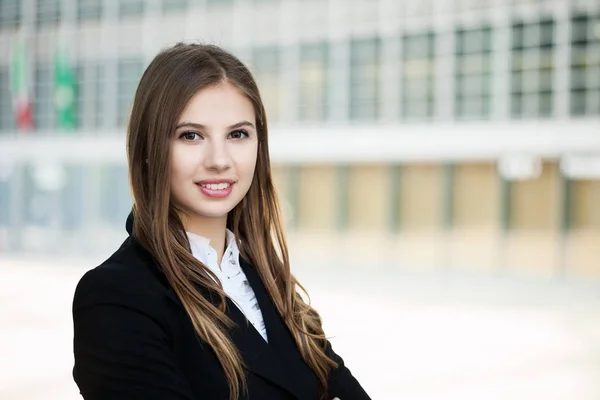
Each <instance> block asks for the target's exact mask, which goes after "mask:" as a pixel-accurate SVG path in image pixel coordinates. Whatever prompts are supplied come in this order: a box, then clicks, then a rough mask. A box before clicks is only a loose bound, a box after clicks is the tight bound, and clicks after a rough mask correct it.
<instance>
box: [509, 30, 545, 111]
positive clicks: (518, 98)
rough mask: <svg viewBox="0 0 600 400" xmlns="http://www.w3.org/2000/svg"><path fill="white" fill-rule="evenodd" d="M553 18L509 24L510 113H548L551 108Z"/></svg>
mask: <svg viewBox="0 0 600 400" xmlns="http://www.w3.org/2000/svg"><path fill="white" fill-rule="evenodd" d="M554 32H555V29H554V20H551V19H545V20H540V21H536V22H528V23H523V22H515V23H514V24H513V25H512V71H511V114H512V116H513V117H514V118H535V117H548V116H551V115H552V113H553V112H554V105H553V104H554V101H553V98H554V74H555V70H554V62H553V53H554V43H555V39H554Z"/></svg>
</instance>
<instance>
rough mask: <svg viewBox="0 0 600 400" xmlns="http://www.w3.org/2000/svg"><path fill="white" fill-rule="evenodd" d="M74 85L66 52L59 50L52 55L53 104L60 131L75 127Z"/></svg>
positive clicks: (73, 77) (73, 75)
mask: <svg viewBox="0 0 600 400" xmlns="http://www.w3.org/2000/svg"><path fill="white" fill-rule="evenodd" d="M75 85H76V83H75V74H74V73H73V70H72V69H71V65H70V62H69V58H68V56H67V52H66V50H65V49H63V48H59V50H58V51H57V52H56V53H55V55H54V104H55V106H56V124H57V127H58V129H59V130H61V131H72V130H74V129H75V128H76V127H77V115H76V112H75V90H76V88H75Z"/></svg>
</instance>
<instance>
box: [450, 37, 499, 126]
mask: <svg viewBox="0 0 600 400" xmlns="http://www.w3.org/2000/svg"><path fill="white" fill-rule="evenodd" d="M455 43H456V51H455V52H456V58H455V63H456V67H455V80H456V85H455V87H456V101H455V103H454V104H455V110H454V112H455V115H456V116H457V117H458V118H469V119H471V118H477V119H482V118H488V117H489V116H490V112H491V110H490V108H491V96H492V89H491V88H492V72H491V64H492V53H491V46H492V30H491V28H490V27H482V28H477V29H469V30H462V29H459V30H457V31H456V42H455Z"/></svg>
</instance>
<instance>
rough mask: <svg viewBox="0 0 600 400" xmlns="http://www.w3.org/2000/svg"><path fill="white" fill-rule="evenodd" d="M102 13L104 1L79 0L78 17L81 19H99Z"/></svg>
mask: <svg viewBox="0 0 600 400" xmlns="http://www.w3.org/2000/svg"><path fill="white" fill-rule="evenodd" d="M101 14H102V2H101V1H98V0H78V1H77V18H78V19H79V21H86V20H98V19H100V16H101Z"/></svg>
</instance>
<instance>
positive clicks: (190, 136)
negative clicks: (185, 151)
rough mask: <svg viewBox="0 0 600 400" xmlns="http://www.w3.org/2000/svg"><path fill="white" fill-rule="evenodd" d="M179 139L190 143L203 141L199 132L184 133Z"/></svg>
mask: <svg viewBox="0 0 600 400" xmlns="http://www.w3.org/2000/svg"><path fill="white" fill-rule="evenodd" d="M179 138H180V139H183V140H186V141H188V142H193V141H195V140H198V139H202V136H200V135H199V134H198V133H197V132H183V133H182V134H181V135H179Z"/></svg>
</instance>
